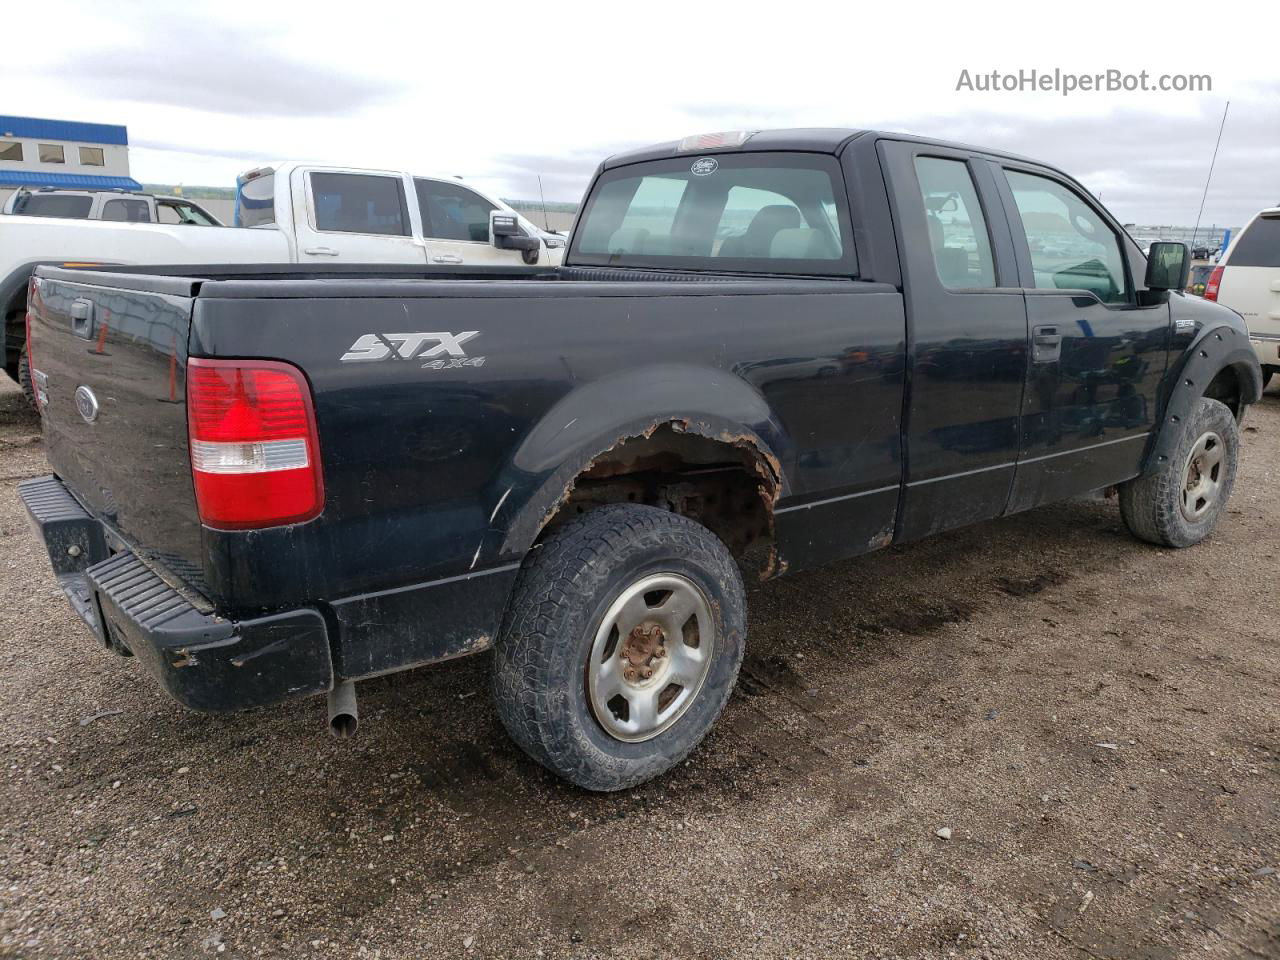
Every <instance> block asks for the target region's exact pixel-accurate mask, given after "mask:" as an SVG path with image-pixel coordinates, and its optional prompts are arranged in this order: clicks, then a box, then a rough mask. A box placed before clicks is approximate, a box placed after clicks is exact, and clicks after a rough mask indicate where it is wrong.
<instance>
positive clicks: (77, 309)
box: [71, 297, 93, 340]
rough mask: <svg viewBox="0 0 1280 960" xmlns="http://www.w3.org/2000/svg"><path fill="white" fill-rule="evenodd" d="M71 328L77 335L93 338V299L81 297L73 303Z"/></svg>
mask: <svg viewBox="0 0 1280 960" xmlns="http://www.w3.org/2000/svg"><path fill="white" fill-rule="evenodd" d="M71 329H72V330H74V331H75V335H76V336H77V337H82V338H83V339H85V340H91V339H93V301H92V300H87V299H85V298H83V297H81V298H80V299H79V300H77V301H76V302H75V303H73V304H71Z"/></svg>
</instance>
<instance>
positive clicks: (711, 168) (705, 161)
mask: <svg viewBox="0 0 1280 960" xmlns="http://www.w3.org/2000/svg"><path fill="white" fill-rule="evenodd" d="M719 169H720V161H718V160H717V159H716V158H715V157H699V158H698V159H697V160H695V161H693V166H691V167H690V168H689V172H690V173H692V174H693V175H694V176H695V177H706V176H710V175H711V174H713V173H715V172H716V171H717V170H719Z"/></svg>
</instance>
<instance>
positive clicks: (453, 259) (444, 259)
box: [431, 253, 462, 263]
mask: <svg viewBox="0 0 1280 960" xmlns="http://www.w3.org/2000/svg"><path fill="white" fill-rule="evenodd" d="M431 262H432V263H461V262H462V258H461V257H459V256H458V255H457V254H453V253H442V254H440V255H439V256H435V257H432V258H431Z"/></svg>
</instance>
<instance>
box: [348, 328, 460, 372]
mask: <svg viewBox="0 0 1280 960" xmlns="http://www.w3.org/2000/svg"><path fill="white" fill-rule="evenodd" d="M479 335H480V331H479V330H464V331H462V333H366V334H364V335H363V336H361V337H360V338H359V339H358V340H356V342H355V343H353V344H352V345H351V347H350V348H349V349H348V350H347V352H346V353H344V354H343V355H342V356H341V357H340V358H339V359H340V360H341V362H342V363H359V362H364V361H368V360H386V359H388V358H390V357H395V358H396V359H397V360H424V361H426V362H425V363H423V364H422V365H423V366H424V367H429V368H431V369H433V370H450V369H454V368H456V367H479V366H482V365H483V364H484V360H485V358H484V357H468V356H467V352H466V351H465V350H463V349H462V345H463V344H464V343H466V342H467V341H468V340H470V339H471V338H472V337H476V336H479ZM429 344H430V346H429Z"/></svg>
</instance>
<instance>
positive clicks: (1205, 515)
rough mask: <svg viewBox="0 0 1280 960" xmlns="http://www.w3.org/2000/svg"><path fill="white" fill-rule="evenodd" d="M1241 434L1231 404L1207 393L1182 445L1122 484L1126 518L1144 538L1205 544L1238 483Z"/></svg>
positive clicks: (1132, 530) (1162, 542) (1186, 423)
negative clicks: (1158, 465)
mask: <svg viewBox="0 0 1280 960" xmlns="http://www.w3.org/2000/svg"><path fill="white" fill-rule="evenodd" d="M1239 450H1240V433H1239V428H1238V427H1237V426H1236V420H1235V417H1234V416H1232V414H1231V410H1230V409H1228V407H1227V406H1226V405H1225V404H1223V403H1221V402H1219V401H1217V400H1210V399H1208V398H1207V397H1201V398H1200V400H1199V401H1198V403H1197V405H1196V407H1195V409H1194V410H1193V412H1192V414H1191V416H1189V417H1187V419H1186V420H1185V421H1184V422H1183V425H1182V434H1181V436H1180V437H1179V440H1178V445H1177V447H1176V449H1175V451H1174V454H1173V456H1171V457H1170V458H1169V459H1168V461H1167V462H1166V463H1165V464H1164V465H1163V466H1162V467H1161V468H1160V469H1159V470H1158V471H1157V472H1155V473H1151V474H1146V475H1144V476H1141V477H1137V478H1136V479H1133V480H1130V481H1129V482H1127V483H1124V484H1121V486H1120V516H1121V517H1122V518H1123V519H1124V523H1125V526H1126V527H1128V528H1129V532H1130V533H1132V534H1133V535H1134V536H1136V537H1138V538H1139V539H1142V540H1146V541H1148V542H1150V543H1156V544H1160V545H1161V546H1166V547H1189V546H1191V545H1192V544H1194V543H1199V542H1200V541H1201V540H1203V539H1204V538H1205V537H1207V536H1208V535H1209V534H1210V533H1212V532H1213V529H1214V527H1216V526H1217V524H1218V519H1219V517H1220V516H1221V515H1222V511H1223V510H1225V509H1226V506H1227V500H1228V499H1229V498H1230V496H1231V488H1232V487H1233V486H1234V485H1235V478H1236V464H1237V462H1238V458H1239Z"/></svg>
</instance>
